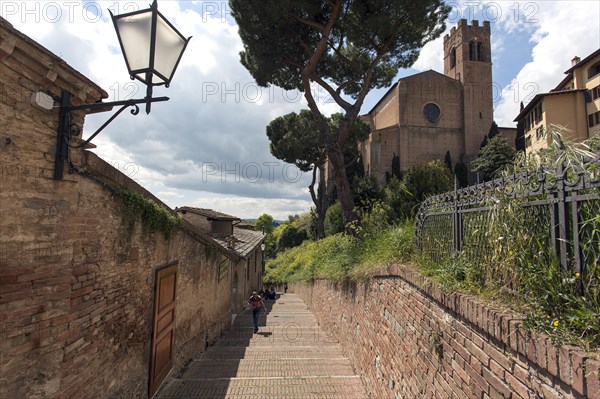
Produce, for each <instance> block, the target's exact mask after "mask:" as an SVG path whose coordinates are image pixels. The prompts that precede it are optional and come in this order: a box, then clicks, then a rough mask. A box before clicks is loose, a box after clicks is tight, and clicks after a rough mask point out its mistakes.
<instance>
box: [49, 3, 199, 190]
mask: <svg viewBox="0 0 600 399" xmlns="http://www.w3.org/2000/svg"><path fill="white" fill-rule="evenodd" d="M110 15H111V18H112V21H113V24H114V27H115V30H116V32H117V37H118V38H119V44H120V45H121V50H122V52H123V56H124V58H125V63H126V64H127V69H128V71H129V76H130V77H131V79H132V80H133V79H137V80H139V81H140V82H142V83H144V84H145V85H146V86H147V88H146V97H145V98H143V99H132V100H125V101H113V102H107V103H103V102H98V103H93V104H83V105H77V106H73V105H71V93H69V92H67V91H66V90H63V92H62V97H61V99H60V101H61V107H60V122H59V127H58V131H57V143H56V159H55V164H54V179H56V180H60V179H62V177H63V169H64V163H65V161H68V160H69V148H81V147H84V146H85V145H87V144H88V143H89V142H90V141H92V139H93V138H94V137H96V136H97V135H98V133H100V132H101V131H102V130H103V129H104V128H105V127H106V126H108V125H109V124H110V123H111V122H112V121H113V120H114V119H115V118H116V117H117V116H118V115H119V114H120V113H121V112H123V111H124V110H125V108H127V107H134V109H132V110H131V113H132V114H133V115H137V114H138V113H139V107H138V105H137V104H144V103H145V104H146V113H147V114H149V113H150V108H151V104H152V103H153V102H158V101H167V100H169V98H168V97H156V98H153V97H152V90H153V87H154V86H161V85H164V86H165V87H169V85H170V83H171V80H172V79H173V75H174V74H175V70H176V69H177V66H178V65H179V61H180V60H181V56H182V55H183V52H184V51H185V48H186V47H187V44H188V43H189V41H190V39H191V37H189V38H187V39H186V38H185V37H184V36H183V35H182V34H181V33H180V32H179V31H178V30H177V29H176V28H175V27H174V26H173V25H172V24H171V23H170V22H169V21H167V19H166V18H165V17H164V16H163V15H162V14H161V13H160V12H159V11H158V5H157V0H154V2H153V3H152V5H151V6H150V8H148V9H145V10H140V11H134V12H130V13H127V14H121V15H113V14H112V12H111V13H110ZM114 106H121V108H120V109H119V110H118V111H117V112H116V113H115V114H114V115H112V116H111V117H110V118H109V119H108V120H107V121H106V122H105V123H104V124H103V125H102V126H101V127H100V128H99V129H98V130H96V132H94V134H92V135H91V136H90V137H89V138H88V139H87V140H86V141H85V142H83V143H81V144H78V145H72V144H70V143H69V141H70V139H71V138H72V137H73V136H77V135H79V133H81V132H80V129H79V128H78V127H77V126H75V125H73V124H72V123H71V119H72V116H71V112H72V111H77V110H84V109H87V110H90V111H92V110H93V111H95V112H106V111H111V110H112V108H113V107H114Z"/></svg>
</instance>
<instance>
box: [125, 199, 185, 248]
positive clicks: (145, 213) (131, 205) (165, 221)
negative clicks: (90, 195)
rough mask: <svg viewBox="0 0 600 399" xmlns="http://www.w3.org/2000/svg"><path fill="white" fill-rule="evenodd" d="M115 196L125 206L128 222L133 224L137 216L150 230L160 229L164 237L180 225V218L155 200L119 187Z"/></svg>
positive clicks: (168, 235) (169, 235)
mask: <svg viewBox="0 0 600 399" xmlns="http://www.w3.org/2000/svg"><path fill="white" fill-rule="evenodd" d="M117 196H118V197H119V199H121V201H122V202H123V205H124V206H125V212H126V214H127V217H128V219H129V222H130V223H131V224H132V225H133V223H134V222H135V221H136V219H137V218H138V217H140V218H141V220H142V224H143V225H144V226H145V227H147V228H148V229H150V230H151V231H160V232H162V233H163V234H164V236H165V238H169V237H171V235H172V234H173V232H174V231H175V230H177V228H179V226H180V225H181V219H180V218H179V217H178V216H175V215H173V214H172V213H171V212H169V211H168V210H166V209H165V208H163V207H162V206H160V205H159V204H157V203H156V202H155V201H153V200H151V199H149V198H146V197H144V196H143V195H141V194H139V193H136V192H134V191H131V190H128V189H120V190H118V191H117Z"/></svg>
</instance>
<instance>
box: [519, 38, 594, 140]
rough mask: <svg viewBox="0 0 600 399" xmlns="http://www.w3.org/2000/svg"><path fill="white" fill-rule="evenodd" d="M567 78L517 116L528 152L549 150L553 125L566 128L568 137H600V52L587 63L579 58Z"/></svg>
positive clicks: (567, 72)
mask: <svg viewBox="0 0 600 399" xmlns="http://www.w3.org/2000/svg"><path fill="white" fill-rule="evenodd" d="M565 74H566V76H565V78H564V79H563V80H562V81H561V82H560V83H559V84H558V85H557V86H556V87H555V88H554V89H553V90H551V91H550V92H548V93H540V94H537V95H536V96H535V97H534V98H533V99H532V100H531V101H530V102H529V104H527V106H526V107H525V108H523V110H522V111H521V112H520V113H519V115H517V117H516V118H515V122H520V121H522V122H523V125H524V126H525V150H526V151H527V152H536V151H538V150H540V149H542V148H546V147H548V145H549V144H550V140H551V139H552V137H551V135H548V134H546V133H547V131H548V129H549V128H552V126H553V125H554V126H560V127H563V128H565V129H566V130H564V133H563V134H564V137H565V138H566V139H568V140H573V141H584V140H586V139H588V138H590V137H592V136H594V135H597V134H600V49H598V50H596V51H595V52H593V53H592V54H590V55H589V56H587V57H586V58H584V59H583V60H582V59H581V58H579V57H575V58H573V59H572V60H571V68H569V69H568V70H567V71H565Z"/></svg>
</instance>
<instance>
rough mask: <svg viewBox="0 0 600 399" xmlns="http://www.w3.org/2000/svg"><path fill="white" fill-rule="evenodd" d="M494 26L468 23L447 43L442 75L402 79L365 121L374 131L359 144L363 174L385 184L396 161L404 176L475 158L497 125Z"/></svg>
mask: <svg viewBox="0 0 600 399" xmlns="http://www.w3.org/2000/svg"><path fill="white" fill-rule="evenodd" d="M490 48H491V46H490V23H489V21H484V22H483V26H480V25H479V23H478V21H475V20H473V21H472V24H471V25H469V24H468V23H467V21H466V20H465V19H463V20H460V21H459V22H458V25H457V26H456V27H454V28H452V30H451V31H450V34H447V35H446V36H445V37H444V74H441V73H439V72H436V71H433V70H429V71H426V72H421V73H418V74H415V75H411V76H408V77H404V78H402V79H400V80H399V81H398V82H397V83H396V84H394V85H393V86H392V87H391V88H390V89H389V90H388V92H387V93H386V94H385V95H384V96H383V98H381V100H380V101H379V102H378V103H377V104H376V105H375V106H374V107H373V109H371V111H369V112H368V114H366V115H364V116H363V118H364V119H365V120H366V121H367V122H369V123H370V125H371V134H370V135H369V138H368V139H367V140H365V141H364V142H362V143H360V149H361V153H362V158H363V163H364V166H365V171H367V173H368V174H370V175H372V176H375V177H376V178H377V180H378V181H379V182H380V183H384V182H385V178H386V172H387V174H391V170H392V160H393V158H394V157H396V156H397V157H399V159H400V170H401V172H403V173H404V172H406V171H408V170H410V169H411V168H413V167H414V166H416V165H418V164H420V163H424V162H429V161H431V160H434V159H439V160H444V158H445V157H446V153H447V152H450V156H451V160H452V164H453V165H455V164H456V163H457V162H459V161H462V162H464V163H468V162H469V161H471V160H472V159H474V158H475V157H476V156H477V153H478V151H479V147H480V144H481V142H482V140H483V138H484V136H485V135H486V134H487V133H488V132H489V129H490V126H491V124H492V121H493V109H492V62H491V50H490Z"/></svg>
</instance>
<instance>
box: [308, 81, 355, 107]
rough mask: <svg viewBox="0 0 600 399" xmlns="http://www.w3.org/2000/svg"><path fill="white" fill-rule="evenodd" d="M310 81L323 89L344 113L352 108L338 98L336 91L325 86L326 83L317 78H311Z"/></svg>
mask: <svg viewBox="0 0 600 399" xmlns="http://www.w3.org/2000/svg"><path fill="white" fill-rule="evenodd" d="M312 80H313V81H314V82H315V83H317V84H318V85H319V86H321V87H322V88H324V89H325V91H327V93H329V95H331V97H333V99H334V100H335V102H336V103H337V104H338V105H339V106H340V107H342V108H343V109H344V111H346V112H348V110H349V109H350V107H352V104H350V103H349V102H348V101H346V100H344V99H343V98H342V96H340V94H339V93H338V92H337V91H336V90H334V89H333V87H331V86H330V85H329V84H327V82H325V81H324V80H323V79H321V78H320V77H319V76H312Z"/></svg>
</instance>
